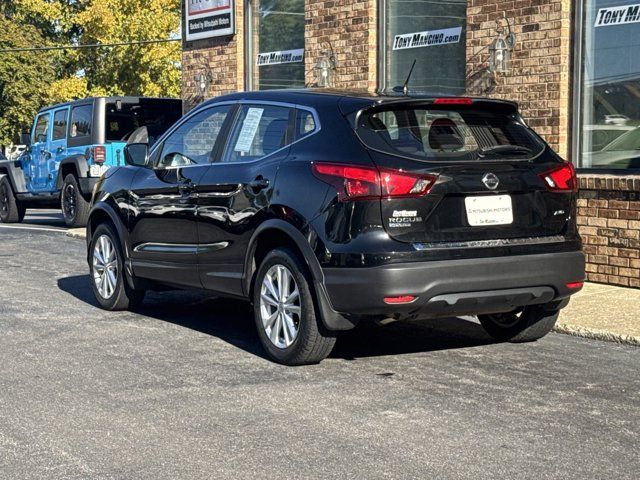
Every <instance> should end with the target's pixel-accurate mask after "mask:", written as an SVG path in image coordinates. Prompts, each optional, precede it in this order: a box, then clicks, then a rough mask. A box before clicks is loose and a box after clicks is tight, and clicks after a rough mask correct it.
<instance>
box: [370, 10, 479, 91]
mask: <svg viewBox="0 0 640 480" xmlns="http://www.w3.org/2000/svg"><path fill="white" fill-rule="evenodd" d="M380 12H381V15H382V18H381V25H380V27H381V33H380V43H381V52H383V56H384V58H381V59H380V64H381V65H380V66H381V68H382V71H381V79H382V80H383V82H384V83H383V85H381V88H382V89H383V90H384V91H386V92H391V91H392V90H393V89H394V87H399V89H400V91H401V89H402V85H403V84H404V82H405V80H406V78H407V75H408V73H409V70H410V69H411V65H412V64H413V61H414V60H416V66H415V68H414V70H413V74H412V75H411V80H410V81H409V91H410V92H412V93H439V94H450V95H457V94H462V93H464V91H465V89H466V85H465V83H466V82H465V76H466V23H467V19H466V16H467V0H442V1H439V2H434V1H433V0H382V6H381V8H380Z"/></svg>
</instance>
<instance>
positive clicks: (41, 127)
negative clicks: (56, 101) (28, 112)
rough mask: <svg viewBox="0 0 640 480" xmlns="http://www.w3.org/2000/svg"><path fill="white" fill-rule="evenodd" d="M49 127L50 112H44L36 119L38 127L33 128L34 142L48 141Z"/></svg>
mask: <svg viewBox="0 0 640 480" xmlns="http://www.w3.org/2000/svg"><path fill="white" fill-rule="evenodd" d="M48 129H49V112H47V113H43V114H42V115H40V116H39V117H38V120H36V128H35V129H34V130H33V138H31V142H32V143H42V142H46V141H47V130H48Z"/></svg>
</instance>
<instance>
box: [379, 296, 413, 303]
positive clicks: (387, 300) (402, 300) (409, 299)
mask: <svg viewBox="0 0 640 480" xmlns="http://www.w3.org/2000/svg"><path fill="white" fill-rule="evenodd" d="M415 299H416V297H414V296H412V295H401V296H399V297H384V303H386V304H388V305H400V304H403V303H412V302H413V301H414V300H415Z"/></svg>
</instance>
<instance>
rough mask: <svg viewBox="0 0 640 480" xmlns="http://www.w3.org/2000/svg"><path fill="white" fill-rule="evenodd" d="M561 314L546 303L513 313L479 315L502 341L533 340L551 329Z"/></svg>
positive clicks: (488, 329) (520, 341)
mask: <svg viewBox="0 0 640 480" xmlns="http://www.w3.org/2000/svg"><path fill="white" fill-rule="evenodd" d="M558 315H560V311H559V310H547V309H546V308H545V305H532V306H529V307H524V308H521V309H519V310H517V311H515V312H511V313H496V314H492V315H478V320H480V323H481V324H482V327H483V328H484V329H485V330H486V332H487V333H488V334H489V335H491V336H492V337H493V338H495V339H496V340H499V341H501V342H513V343H522V342H533V341H535V340H538V339H540V338H542V337H544V336H545V335H546V334H547V333H549V332H550V331H551V329H552V328H553V326H554V325H555V324H556V320H558Z"/></svg>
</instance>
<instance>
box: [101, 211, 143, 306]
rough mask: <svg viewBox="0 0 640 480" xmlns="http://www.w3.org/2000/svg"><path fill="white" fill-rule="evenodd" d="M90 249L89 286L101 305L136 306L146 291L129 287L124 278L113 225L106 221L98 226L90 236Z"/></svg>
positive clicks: (120, 251) (122, 261)
mask: <svg viewBox="0 0 640 480" xmlns="http://www.w3.org/2000/svg"><path fill="white" fill-rule="evenodd" d="M89 248H90V250H89V252H90V258H91V260H90V263H89V265H90V266H89V270H90V275H89V276H90V281H91V288H92V290H93V294H94V296H95V297H96V300H97V301H98V303H99V304H100V306H101V307H102V308H103V309H105V310H112V311H116V310H130V309H133V308H135V307H137V306H139V305H140V304H141V303H142V301H143V299H144V294H145V292H144V290H134V289H132V288H131V287H130V286H129V283H128V282H127V280H126V279H125V277H124V255H123V254H122V247H121V245H120V242H119V240H118V236H117V235H116V233H115V230H114V229H113V227H112V226H111V225H110V224H108V223H103V224H101V225H99V226H98V228H96V229H95V232H94V234H93V236H92V237H91V243H90V247H89ZM110 252H111V253H110ZM105 264H107V265H108V267H107V268H105V267H104V265H105ZM107 270H109V271H111V273H112V275H111V276H109V275H108V273H105V272H106V271H107ZM114 270H115V271H114ZM107 277H109V278H107Z"/></svg>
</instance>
